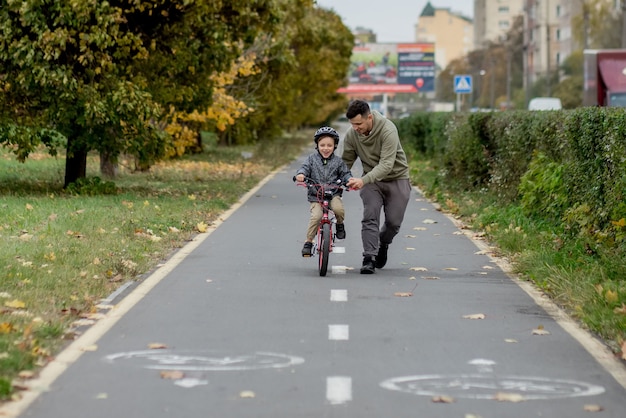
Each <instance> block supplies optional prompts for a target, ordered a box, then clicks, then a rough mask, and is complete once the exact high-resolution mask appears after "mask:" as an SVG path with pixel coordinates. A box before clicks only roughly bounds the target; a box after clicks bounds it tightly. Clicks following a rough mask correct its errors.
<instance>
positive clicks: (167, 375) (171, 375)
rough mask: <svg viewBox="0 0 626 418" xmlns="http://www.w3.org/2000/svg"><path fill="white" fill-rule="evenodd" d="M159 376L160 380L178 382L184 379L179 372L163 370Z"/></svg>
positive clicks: (182, 374) (183, 374)
mask: <svg viewBox="0 0 626 418" xmlns="http://www.w3.org/2000/svg"><path fill="white" fill-rule="evenodd" d="M160 374H161V379H170V380H178V379H182V378H183V377H185V373H183V372H181V371H179V370H163V371H162V372H161V373H160Z"/></svg>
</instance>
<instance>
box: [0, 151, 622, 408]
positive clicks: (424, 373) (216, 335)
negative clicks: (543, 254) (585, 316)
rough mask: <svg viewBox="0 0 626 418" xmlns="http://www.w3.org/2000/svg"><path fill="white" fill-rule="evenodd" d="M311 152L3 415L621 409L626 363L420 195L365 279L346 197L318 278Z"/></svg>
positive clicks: (353, 203)
mask: <svg viewBox="0 0 626 418" xmlns="http://www.w3.org/2000/svg"><path fill="white" fill-rule="evenodd" d="M301 161H302V159H299V160H298V161H296V162H294V163H293V164H292V165H290V166H289V167H287V168H285V169H284V170H280V171H279V172H277V173H275V175H273V176H271V177H269V178H268V179H267V181H266V182H265V183H263V184H262V185H261V187H259V188H258V189H257V190H254V191H253V192H252V193H251V194H250V195H249V197H247V198H246V199H244V201H243V202H242V204H241V205H239V206H237V207H235V208H234V209H233V210H232V211H231V212H229V213H228V214H227V215H226V216H225V217H224V220H223V222H221V223H219V224H218V225H216V228H215V229H213V230H212V231H210V233H209V234H205V235H202V236H199V237H198V238H197V239H196V240H195V241H194V242H192V243H191V244H190V245H189V246H188V247H185V248H184V249H182V250H181V251H180V252H179V253H178V254H177V255H175V256H174V258H173V262H170V263H167V264H165V265H164V266H162V267H161V268H160V269H158V270H157V271H156V272H155V273H154V274H153V275H152V276H150V277H149V278H147V279H146V280H145V281H144V282H143V283H142V284H141V285H139V286H138V287H137V288H135V289H134V290H133V291H132V292H131V293H130V295H127V296H125V297H124V298H121V297H120V298H119V300H115V301H114V303H116V307H115V308H114V309H112V310H111V312H110V313H109V316H108V317H107V318H105V319H103V320H101V321H100V322H99V323H98V324H96V325H95V326H93V327H92V328H91V329H90V330H89V331H87V332H86V333H85V335H84V336H83V338H82V339H79V340H77V341H76V342H75V343H74V344H73V345H72V347H71V349H70V350H67V351H66V352H64V353H63V354H62V355H61V356H59V358H58V359H57V361H55V362H54V363H53V364H52V365H51V367H49V368H47V369H46V371H44V373H42V375H43V377H44V378H43V379H40V380H35V381H34V383H33V386H34V387H33V389H32V390H30V391H27V392H26V393H25V399H26V401H27V402H26V401H25V402H22V403H21V404H20V403H14V404H10V405H5V406H4V407H3V408H0V416H3V415H2V414H4V416H16V415H19V416H23V417H42V418H43V417H46V418H57V417H58V418H73V417H76V418H79V417H80V418H84V417H90V418H100V417H101V418H105V417H106V418H108V417H110V416H120V417H137V418H143V417H151V418H161V417H177V418H181V417H183V418H184V417H198V416H203V417H237V418H239V417H355V418H356V417H358V418H364V417H385V416H394V417H414V416H424V417H457V416H458V417H464V416H480V417H483V418H488V417H494V418H496V417H497V418H502V417H520V418H522V417H523V418H526V417H530V416H542V417H568V418H572V417H587V416H589V412H585V408H586V406H588V405H595V406H599V407H601V408H602V409H603V411H602V414H601V416H602V417H615V418H617V417H623V416H624V410H625V407H626V391H625V390H624V387H623V386H622V384H623V383H624V382H625V381H626V380H625V379H624V376H625V374H624V367H623V365H622V364H621V363H619V362H617V361H615V360H614V359H612V358H611V355H610V354H609V353H608V351H607V350H606V349H604V348H603V346H602V345H601V344H599V343H598V342H597V341H595V340H593V339H591V338H589V337H588V336H586V334H584V333H582V332H581V331H580V330H578V329H577V328H576V327H575V326H573V325H572V323H571V322H569V321H567V320H566V318H562V319H563V322H562V323H561V325H560V324H559V323H558V322H557V321H556V320H555V318H554V317H553V316H551V315H550V314H549V312H551V313H556V314H559V312H558V310H554V308H552V307H550V305H543V306H542V305H539V304H537V301H541V296H538V295H537V294H536V292H535V293H533V291H532V290H531V289H530V288H529V287H528V285H526V284H524V283H518V282H516V281H515V280H514V279H512V278H511V277H509V276H508V275H507V274H506V273H505V272H504V271H503V270H502V269H501V267H500V265H498V263H496V262H495V261H494V260H493V259H492V258H491V257H490V255H489V251H488V249H487V248H485V247H484V246H477V243H476V242H473V241H472V240H470V239H469V238H468V236H467V235H466V234H465V233H464V232H465V231H462V230H460V229H459V228H458V227H457V225H455V222H454V221H453V220H452V219H451V218H449V217H448V216H446V215H445V214H442V213H440V212H438V211H437V210H436V209H435V208H434V207H433V205H432V204H430V203H429V202H428V201H426V200H425V199H423V197H422V196H421V195H420V193H419V191H417V190H414V191H413V194H412V198H411V201H410V203H409V208H408V210H407V214H406V218H405V222H404V224H403V227H402V230H401V232H400V234H399V235H398V237H397V238H396V240H395V241H394V243H393V244H392V246H391V247H390V254H389V262H388V265H387V266H386V267H385V268H384V269H382V270H377V272H376V274H374V275H360V274H358V270H359V267H360V263H361V243H360V236H359V230H360V224H359V220H360V211H361V202H360V198H359V197H358V194H357V193H355V192H349V193H347V194H346V195H345V196H344V202H345V206H346V211H347V218H346V229H347V234H348V237H347V239H346V240H343V241H338V243H337V247H336V251H335V252H334V253H333V254H332V255H331V260H330V266H329V273H328V275H327V276H326V277H319V275H318V272H317V269H316V264H315V263H316V260H314V259H303V258H302V257H300V249H301V246H302V238H303V235H304V230H305V228H306V224H307V220H308V212H307V208H308V204H307V203H306V199H305V196H304V194H305V190H304V189H302V188H296V187H295V186H294V184H293V183H292V180H291V178H292V176H293V173H294V172H295V170H296V168H297V167H298V166H299V164H300V163H301ZM478 245H481V244H480V243H478ZM482 245H484V244H482ZM524 287H527V289H526V290H525V289H524ZM552 311H554V312H552ZM483 315H484V319H470V318H482V317H483ZM538 329H542V330H543V331H545V332H546V335H536V333H534V330H538ZM572 330H573V332H574V334H575V337H576V338H575V337H574V336H572V334H571V333H569V332H568V331H572ZM581 341H582V343H581ZM154 343H161V344H163V346H164V348H162V349H155V348H150V345H151V344H154ZM583 344H584V345H583ZM585 346H586V347H587V348H585ZM590 351H592V352H594V353H596V354H597V355H598V356H599V357H600V358H601V360H600V361H599V360H598V359H597V358H594V356H592V355H591V354H590ZM607 368H609V369H610V370H611V371H612V372H613V374H611V373H609V371H607ZM616 379H618V380H620V381H621V382H622V384H620V383H619V382H618V380H616ZM40 392H41V393H40Z"/></svg>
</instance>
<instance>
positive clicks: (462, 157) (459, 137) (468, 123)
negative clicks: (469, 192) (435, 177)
mask: <svg viewBox="0 0 626 418" xmlns="http://www.w3.org/2000/svg"><path fill="white" fill-rule="evenodd" d="M490 118H491V113H473V114H470V115H459V116H457V117H455V119H454V121H453V123H452V124H451V126H450V128H449V130H448V138H449V140H448V143H447V146H446V148H445V150H444V152H443V154H442V155H441V159H442V164H443V167H444V169H445V175H446V177H447V178H449V179H450V180H451V181H452V182H454V183H455V185H456V187H460V188H470V189H471V188H476V187H478V188H480V187H483V186H486V185H487V183H488V181H489V160H490V158H491V155H490V151H489V150H490V148H491V144H492V142H491V140H490V138H489V136H488V135H487V133H488V131H487V130H486V124H487V122H488V121H489V119H490Z"/></svg>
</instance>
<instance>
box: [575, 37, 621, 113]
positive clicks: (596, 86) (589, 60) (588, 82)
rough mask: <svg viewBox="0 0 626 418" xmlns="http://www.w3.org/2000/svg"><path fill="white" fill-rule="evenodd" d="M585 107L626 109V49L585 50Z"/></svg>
mask: <svg viewBox="0 0 626 418" xmlns="http://www.w3.org/2000/svg"><path fill="white" fill-rule="evenodd" d="M583 55H584V59H585V61H584V81H583V106H614V107H626V49H585V50H584V51H583Z"/></svg>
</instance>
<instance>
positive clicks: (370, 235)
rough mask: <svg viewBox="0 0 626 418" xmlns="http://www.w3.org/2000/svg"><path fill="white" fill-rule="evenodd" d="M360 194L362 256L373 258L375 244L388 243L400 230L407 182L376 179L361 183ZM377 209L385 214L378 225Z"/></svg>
mask: <svg viewBox="0 0 626 418" xmlns="http://www.w3.org/2000/svg"><path fill="white" fill-rule="evenodd" d="M360 194H361V199H362V200H363V220H362V221H361V239H362V240H363V256H364V257H367V256H373V257H375V256H376V255H377V254H378V247H379V244H391V242H392V241H393V238H394V237H395V236H396V235H398V232H400V225H402V220H403V219H404V212H405V211H406V207H407V205H408V203H409V197H410V196H411V183H410V182H409V180H408V179H400V180H392V181H377V182H375V183H370V184H366V185H365V186H363V188H362V189H361V193H360ZM381 210H384V213H385V223H384V224H383V226H382V228H381V227H380V215H381Z"/></svg>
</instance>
